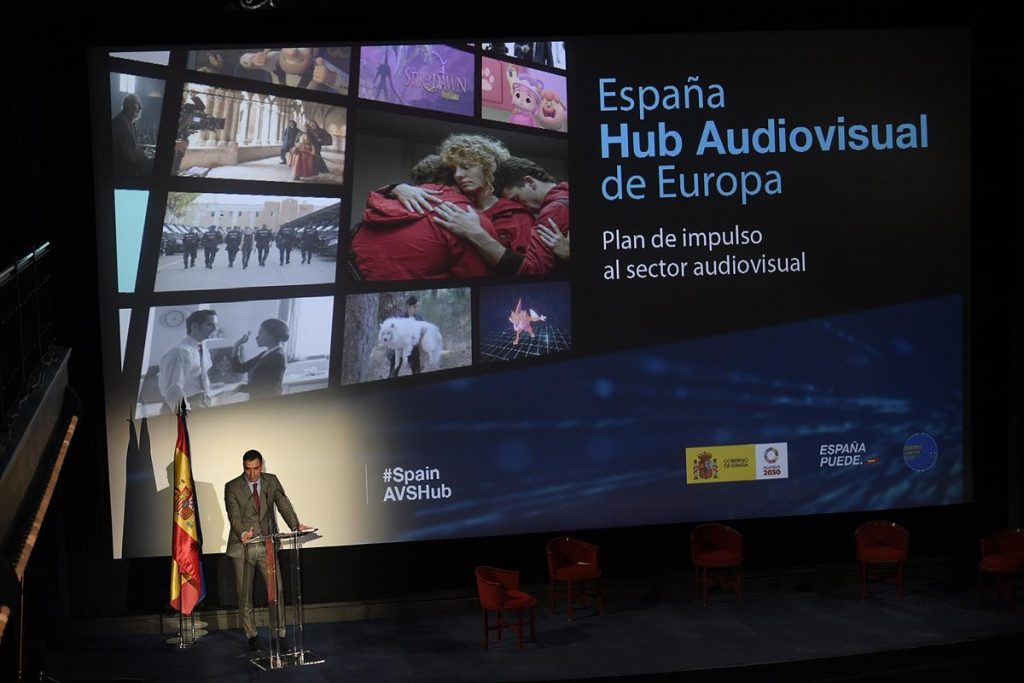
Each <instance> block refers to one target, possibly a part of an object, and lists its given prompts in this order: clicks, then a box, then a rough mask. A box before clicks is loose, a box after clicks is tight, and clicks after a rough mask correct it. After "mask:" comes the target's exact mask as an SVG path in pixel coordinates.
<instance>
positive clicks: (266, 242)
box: [164, 225, 321, 269]
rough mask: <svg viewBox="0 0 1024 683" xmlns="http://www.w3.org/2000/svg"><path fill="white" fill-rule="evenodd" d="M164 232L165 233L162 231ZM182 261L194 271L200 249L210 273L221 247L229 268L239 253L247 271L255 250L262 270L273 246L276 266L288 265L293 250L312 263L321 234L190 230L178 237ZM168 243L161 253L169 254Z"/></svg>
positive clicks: (282, 230) (285, 228) (287, 229)
mask: <svg viewBox="0 0 1024 683" xmlns="http://www.w3.org/2000/svg"><path fill="white" fill-rule="evenodd" d="M165 232H166V231H165ZM180 239H181V252H182V261H183V264H184V267H185V268H194V267H195V265H196V257H197V255H198V252H199V248H200V247H202V249H203V261H204V265H205V267H207V268H210V269H212V268H213V265H214V262H215V261H216V260H217V254H218V252H219V251H220V245H221V244H224V246H225V249H226V250H227V253H228V268H234V267H235V259H236V258H237V256H238V254H239V252H241V254H242V264H241V265H242V268H243V269H245V268H248V267H249V259H250V256H251V255H252V252H253V248H255V250H256V261H257V263H258V265H260V266H265V265H266V264H267V257H268V256H269V254H270V247H271V245H274V246H276V247H277V250H278V257H279V265H282V266H283V265H288V264H290V263H291V261H292V250H293V249H295V248H296V247H298V249H299V250H300V251H301V252H302V261H301V262H302V263H306V264H308V263H312V262H313V254H314V253H316V252H317V251H318V249H319V248H320V244H321V239H320V231H319V230H318V229H317V228H316V227H314V226H312V225H307V226H306V227H304V228H302V229H301V230H296V229H295V228H293V227H291V226H288V225H283V226H281V227H280V228H278V230H277V232H276V233H275V232H274V231H273V230H271V229H270V228H268V227H267V226H265V225H264V226H262V227H260V228H255V229H253V228H251V227H245V228H241V227H239V226H237V225H236V226H234V227H232V228H228V230H227V231H226V232H222V231H221V229H219V228H217V226H214V225H211V226H210V227H208V228H207V229H206V231H205V232H200V230H199V228H197V227H192V228H190V229H189V230H187V231H186V232H184V233H183V234H182V235H181V236H180ZM167 246H168V243H167V241H166V238H165V245H164V253H167V252H168V249H167Z"/></svg>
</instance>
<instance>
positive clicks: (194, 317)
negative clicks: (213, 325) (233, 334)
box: [185, 308, 217, 334]
mask: <svg viewBox="0 0 1024 683" xmlns="http://www.w3.org/2000/svg"><path fill="white" fill-rule="evenodd" d="M215 315H217V311H215V310H213V309H212V308H203V309H200V310H198V311H193V312H192V313H190V314H189V316H188V317H187V318H185V332H186V333H187V334H191V333H192V326H193V325H202V324H203V323H205V322H206V321H207V320H209V319H210V318H212V317H213V316H215Z"/></svg>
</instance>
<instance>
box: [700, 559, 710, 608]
mask: <svg viewBox="0 0 1024 683" xmlns="http://www.w3.org/2000/svg"><path fill="white" fill-rule="evenodd" d="M701 579H703V582H704V606H705V607H707V606H708V568H707V567H701Z"/></svg>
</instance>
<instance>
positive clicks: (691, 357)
mask: <svg viewBox="0 0 1024 683" xmlns="http://www.w3.org/2000/svg"><path fill="white" fill-rule="evenodd" d="M293 38H295V39H301V37H293ZM463 38H464V39H463V40H459V41H458V42H453V43H451V44H447V43H441V42H438V41H437V40H436V39H435V37H433V36H424V37H423V40H422V41H405V42H403V43H402V44H380V43H369V42H367V43H360V42H354V43H352V44H351V45H348V46H344V47H333V48H332V47H327V48H279V47H253V48H233V49H232V50H218V49H205V50H197V49H195V48H194V47H188V46H186V47H182V48H179V49H177V50H172V54H171V59H170V60H169V62H168V65H167V66H159V65H151V64H147V65H145V66H144V67H138V68H139V69H140V70H142V69H144V70H145V73H146V75H147V77H153V76H160V75H162V76H164V78H163V79H162V81H163V82H164V83H167V84H171V85H169V86H168V89H169V92H168V95H169V96H171V97H174V98H175V99H178V98H180V99H181V102H182V108H181V110H180V114H179V126H178V130H177V131H174V130H172V128H173V126H171V125H169V122H166V121H165V122H164V124H165V125H162V126H159V127H158V128H159V131H162V137H161V136H160V135H158V139H156V140H154V142H153V144H154V145H155V148H156V149H157V150H158V153H157V155H156V157H155V159H156V163H155V164H153V165H152V167H151V170H150V171H149V173H150V175H149V176H140V177H138V178H136V179H134V180H132V181H131V182H132V185H131V188H132V189H131V191H133V192H140V193H144V194H141V195H139V196H144V197H146V202H145V204H144V205H142V204H140V205H139V206H140V207H141V208H140V209H139V210H138V211H137V212H136V214H134V215H133V216H132V220H131V221H130V222H128V221H126V220H121V221H120V222H118V223H117V224H115V223H114V222H113V221H111V220H109V219H108V218H107V216H111V215H114V213H115V212H114V207H113V204H112V202H113V201H114V200H113V197H120V198H121V199H123V198H124V197H125V196H126V195H124V194H115V192H114V191H115V190H119V191H121V192H122V193H123V192H124V191H125V189H124V185H125V181H124V180H123V178H124V176H123V175H119V174H117V173H114V172H111V173H109V174H107V175H102V174H101V175H99V176H98V177H97V179H96V185H97V204H98V205H99V206H100V207H101V208H103V209H104V210H99V209H98V215H99V216H100V217H101V220H100V222H99V224H98V225H97V231H98V235H99V239H100V242H101V253H105V254H116V256H117V258H116V264H115V263H114V261H115V259H114V258H106V259H101V261H103V262H104V263H108V262H109V263H110V266H109V268H110V269H111V270H109V271H108V270H106V269H107V268H108V266H106V265H105V266H102V267H103V268H104V270H103V271H102V272H101V273H100V276H101V277H100V281H101V282H106V283H110V284H109V291H106V292H105V293H104V296H105V298H104V300H103V307H104V308H103V311H102V327H103V335H104V338H103V339H104V344H107V345H108V346H109V349H110V353H108V354H107V357H108V358H111V359H114V360H116V361H118V362H116V363H114V364H112V366H111V367H108V368H105V370H104V372H105V379H106V383H105V386H106V390H107V401H108V402H107V433H108V435H109V439H108V469H109V472H110V483H111V517H112V520H113V528H112V537H113V539H114V545H115V555H118V556H120V555H128V556H147V555H160V554H164V553H166V552H167V547H168V546H169V540H168V539H167V538H166V534H167V529H166V528H165V527H169V526H170V525H168V524H165V523H163V522H159V523H157V522H158V521H159V520H160V519H162V516H161V514H160V513H159V512H158V511H157V510H156V508H155V506H157V505H159V504H161V503H160V501H161V497H160V495H159V490H158V489H160V486H161V484H158V483H156V482H162V477H161V476H155V474H154V473H156V475H159V474H160V473H162V472H163V471H164V470H165V469H166V463H167V461H169V458H170V456H171V454H172V448H173V441H174V429H175V421H174V419H173V416H172V410H173V407H174V406H175V405H177V402H178V401H179V400H180V399H181V398H182V397H184V398H185V400H186V401H188V403H189V404H190V405H191V407H192V411H193V412H192V416H191V419H190V428H191V429H192V432H191V434H192V449H193V453H194V457H193V467H194V472H195V477H196V479H197V482H200V483H202V484H203V487H200V488H199V489H198V490H199V491H200V494H199V495H200V504H201V506H204V507H207V508H209V510H212V512H210V511H209V510H207V511H204V515H212V516H213V517H214V518H215V520H214V521H211V522H210V523H209V528H211V529H220V530H222V533H220V534H218V533H216V532H211V533H210V534H208V535H207V537H206V538H205V540H206V548H205V550H206V552H210V553H213V552H222V551H223V550H224V547H225V543H226V536H225V535H226V534H227V533H228V532H227V528H226V526H225V525H224V524H223V522H221V523H220V524H217V523H216V519H221V520H222V518H223V507H222V506H223V502H222V501H220V500H219V496H217V495H216V491H217V490H218V488H219V487H221V486H222V485H223V482H225V481H227V480H229V479H231V478H232V477H235V476H237V475H238V470H239V459H240V456H241V454H242V452H244V451H245V450H246V449H248V448H258V449H260V450H261V451H262V452H263V453H264V455H265V456H266V457H267V462H268V468H269V471H272V472H274V473H275V474H279V475H280V476H281V477H282V479H284V480H286V481H288V483H289V496H290V497H291V499H292V501H293V502H294V503H295V504H296V506H297V507H298V509H299V510H301V517H302V518H303V519H304V520H306V519H310V520H315V523H316V524H317V525H318V526H319V527H320V528H321V529H324V530H325V533H324V535H323V538H321V539H319V540H318V541H316V543H318V544H321V545H349V544H360V543H385V542H397V541H419V540H430V539H440V538H455V537H470V536H490V535H500V534H520V533H533V532H542V531H549V532H558V531H563V530H566V529H579V528H599V527H613V526H633V525H649V524H666V523H681V522H693V521H697V520H709V519H730V518H744V517H747V518H749V517H779V516H786V515H809V514H826V513H834V512H848V511H854V510H886V509H892V508H902V507H916V506H934V505H950V504H956V503H960V502H963V501H964V500H965V499H966V498H967V496H968V494H969V492H968V491H967V490H966V488H965V481H966V477H965V458H966V454H965V446H964V444H965V434H964V405H965V402H966V401H967V400H968V397H967V382H966V379H965V367H964V350H965V348H968V342H969V340H967V339H965V338H964V337H963V334H964V330H965V328H966V325H965V315H964V300H965V294H966V289H967V283H968V282H969V280H970V272H969V234H970V227H971V226H970V218H971V214H970V172H971V169H970V160H971V148H970V128H971V121H970V112H971V101H970V78H969V76H970V64H969V52H970V50H969V42H968V36H967V35H966V34H965V33H963V32H959V31H947V30H929V31H886V32H869V31H859V32H858V31H845V32H840V31H837V32H801V33H783V32H774V33H763V32H749V33H736V34H727V33H716V34H713V35H710V34H709V35H702V34H688V35H681V36H617V37H616V39H615V40H608V39H607V38H586V37H580V38H575V39H571V40H567V41H565V42H564V43H563V42H561V41H554V42H521V43H520V42H514V43H509V44H506V43H493V42H487V41H488V40H489V38H487V37H486V36H465V37H463ZM282 39H283V40H286V39H287V38H286V37H283V38H282ZM381 42H387V41H381ZM110 49H111V48H110V47H107V48H106V51H105V52H101V54H102V55H103V59H108V58H107V57H106V55H107V53H108V52H109V50H110ZM566 55H571V59H568V60H567V59H566ZM321 60H322V61H321ZM99 63H101V64H102V63H103V60H102V59H101V60H99ZM107 64H108V69H107V70H106V71H104V72H103V73H102V74H97V77H96V79H94V80H95V82H97V83H100V82H102V83H104V86H106V83H107V79H108V77H109V78H113V76H111V74H122V73H125V72H126V71H131V69H130V68H129V67H130V65H131V62H130V61H126V60H124V59H112V58H111V59H108V62H107ZM328 64H330V65H332V66H333V67H334V68H336V71H335V70H331V69H328V68H327V65H328ZM174 65H179V66H174ZM246 65H248V66H246ZM300 67H301V68H300ZM289 69H292V70H293V71H295V73H291V72H290V71H289ZM350 72H351V73H352V74H353V76H354V78H353V81H358V83H355V82H353V83H352V84H351V87H352V90H351V92H345V91H343V90H338V89H335V90H333V91H332V90H331V89H329V88H328V89H325V88H322V87H319V86H318V87H312V86H311V85H310V83H320V81H321V80H323V81H326V80H328V77H327V74H328V73H330V74H332V75H337V74H345V75H346V76H347V74H349V73H350ZM282 74H283V75H282ZM936 74H941V77H938V76H936ZM128 75H131V74H128ZM118 78H119V77H118ZM338 78H340V76H338ZM330 80H332V82H335V83H337V82H340V81H334V80H333V79H330ZM111 82H113V81H111ZM118 82H120V81H118ZM320 85H324V84H323V83H320ZM171 90H174V92H171ZM107 99H110V107H111V110H110V112H109V116H104V117H98V119H97V120H96V121H95V122H94V131H95V132H94V140H95V142H94V144H96V145H97V146H99V145H103V146H106V145H109V144H110V137H109V135H110V133H109V128H110V124H111V120H112V119H113V117H114V116H115V115H116V114H117V111H115V108H120V107H121V101H120V100H119V99H117V98H113V97H112V96H111V97H109V98H108V95H107V93H102V97H101V98H99V101H100V102H106V100H107ZM121 99H123V98H121ZM148 109H149V107H144V111H145V110H148ZM166 109H167V110H170V109H173V108H172V107H169V106H168V107H166ZM570 112H571V118H572V123H571V126H570V125H569V114H570ZM104 113H107V112H104ZM293 122H294V127H293V125H292V124H293ZM318 131H319V132H318ZM321 132H322V133H323V135H321ZM321 140H322V142H320V141H321ZM318 144H319V147H318V146H317V145H318ZM172 150H173V152H174V154H173V155H172V153H171V152H172ZM160 151H163V154H160V153H159V152H160ZM172 156H173V159H172ZM321 162H323V165H321ZM324 166H326V168H324ZM139 185H142V187H137V186H139ZM570 187H571V188H572V192H571V198H570V191H569V188H570ZM108 205H110V206H108ZM118 206H119V208H120V209H123V206H124V202H123V201H121V202H120V203H119V205H118ZM104 207H105V208H104ZM123 213H124V212H123V211H121V213H119V214H118V215H119V216H122V215H123ZM570 217H571V220H570ZM103 250H106V251H103ZM129 256H130V257H131V258H129ZM115 267H116V272H114V270H113V268H115ZM133 268H134V269H135V271H134V272H132V269H133ZM131 283H134V287H133V286H131ZM126 311H131V315H130V316H128V315H125V312H126ZM122 363H123V369H122ZM126 407H128V409H129V410H130V411H131V412H132V413H133V414H134V415H135V423H134V424H127V425H126V424H125V422H124V414H125V412H126ZM142 434H145V443H146V444H148V445H147V448H149V449H150V450H149V451H145V449H142V447H141V446H140V444H141V443H142V442H143V439H142V436H141V435H142ZM133 444H134V445H133ZM143 451H145V452H143ZM154 477H155V478H154ZM139 482H144V484H140V483H139ZM140 487H142V488H146V487H148V488H154V489H157V493H152V494H151V493H149V492H147V491H143V490H142V488H140ZM204 491H207V492H208V493H203V492H204ZM209 492H212V493H209ZM204 496H205V498H204ZM139 520H157V521H154V522H153V523H152V524H149V523H148V522H146V523H142V522H140V521H139ZM206 521H207V520H205V519H204V523H206ZM150 526H152V528H151V529H150V528H149V527H150Z"/></svg>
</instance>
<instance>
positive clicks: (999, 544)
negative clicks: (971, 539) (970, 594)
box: [978, 529, 1024, 609]
mask: <svg viewBox="0 0 1024 683" xmlns="http://www.w3.org/2000/svg"><path fill="white" fill-rule="evenodd" d="M1020 571H1024V529H1007V530H1005V531H998V532H996V533H994V534H991V535H989V536H986V537H985V538H983V539H981V562H979V563H978V602H979V603H980V604H985V600H984V587H985V580H984V576H985V574H995V575H996V590H997V593H998V597H997V598H996V599H997V600H998V599H999V598H1001V597H1002V596H1003V582H1004V581H1005V579H1007V578H1009V580H1010V607H1011V609H1017V595H1016V593H1017V572H1020Z"/></svg>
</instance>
